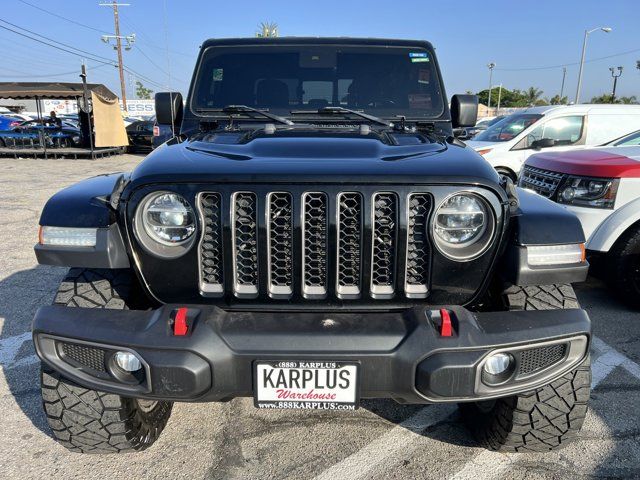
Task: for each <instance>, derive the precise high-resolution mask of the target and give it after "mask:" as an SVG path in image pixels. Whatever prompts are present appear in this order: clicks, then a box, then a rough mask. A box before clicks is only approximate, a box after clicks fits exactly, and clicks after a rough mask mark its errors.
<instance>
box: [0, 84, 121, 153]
mask: <svg viewBox="0 0 640 480" xmlns="http://www.w3.org/2000/svg"><path fill="white" fill-rule="evenodd" d="M86 98H87V100H89V102H87V103H89V105H88V106H86V105H85V87H84V85H83V84H82V83H80V82H77V83H70V82H0V99H12V100H25V99H33V100H35V101H36V108H37V113H38V118H43V117H45V116H47V115H48V113H49V112H42V111H41V106H40V100H70V99H73V100H75V101H77V102H78V107H79V108H78V112H80V115H79V117H80V125H81V130H82V133H83V136H84V138H86V139H89V138H90V135H89V132H93V138H94V139H95V141H94V142H92V143H91V142H89V143H90V144H87V145H86V146H87V147H90V148H91V149H92V150H93V147H94V146H95V147H98V148H100V147H121V146H126V145H128V143H129V142H128V140H127V133H126V130H125V126H124V122H123V120H122V115H121V113H120V103H119V100H118V96H117V95H116V94H115V93H113V92H112V91H111V90H109V89H108V88H107V87H106V86H104V85H102V84H99V83H87V84H86ZM88 113H91V115H88Z"/></svg>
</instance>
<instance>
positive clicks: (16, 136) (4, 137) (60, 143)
mask: <svg viewBox="0 0 640 480" xmlns="http://www.w3.org/2000/svg"><path fill="white" fill-rule="evenodd" d="M43 141H44V142H46V145H47V146H50V147H76V146H80V145H81V143H82V134H81V132H80V130H79V129H78V128H76V127H75V126H73V124H71V123H68V122H66V121H62V125H61V126H58V125H56V124H55V123H54V124H52V123H50V122H48V121H47V120H46V119H43V120H28V121H26V122H25V121H20V122H18V124H17V125H14V126H13V127H12V128H11V129H10V130H7V131H0V143H1V144H4V145H5V146H15V147H35V146H41V145H42V142H43Z"/></svg>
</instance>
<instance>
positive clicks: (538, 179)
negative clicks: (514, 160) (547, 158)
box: [519, 165, 565, 198]
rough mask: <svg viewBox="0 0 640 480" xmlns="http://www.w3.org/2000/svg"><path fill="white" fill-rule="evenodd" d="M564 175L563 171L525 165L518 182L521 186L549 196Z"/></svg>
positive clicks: (554, 191) (551, 195) (553, 193)
mask: <svg viewBox="0 0 640 480" xmlns="http://www.w3.org/2000/svg"><path fill="white" fill-rule="evenodd" d="M564 176H565V175H564V174H563V173H558V172H552V171H550V170H543V169H541V168H536V167H530V166H529V165H525V166H524V168H523V171H522V176H521V178H520V182H519V183H520V186H521V187H523V188H527V189H529V190H533V191H534V192H536V193H537V194H539V195H542V196H543V197H547V198H551V197H553V196H554V195H555V193H556V191H557V189H558V187H559V186H560V183H561V182H562V180H563V178H564Z"/></svg>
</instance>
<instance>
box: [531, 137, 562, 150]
mask: <svg viewBox="0 0 640 480" xmlns="http://www.w3.org/2000/svg"><path fill="white" fill-rule="evenodd" d="M555 144H556V141H555V140H554V139H553V138H541V139H540V140H534V141H533V142H531V145H529V147H530V148H533V149H534V150H540V149H541V148H549V147H553V146H555Z"/></svg>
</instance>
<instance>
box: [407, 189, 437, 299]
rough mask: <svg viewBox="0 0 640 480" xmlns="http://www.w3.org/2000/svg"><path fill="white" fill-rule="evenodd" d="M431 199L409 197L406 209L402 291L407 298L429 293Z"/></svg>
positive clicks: (427, 196)
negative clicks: (404, 264) (405, 243)
mask: <svg viewBox="0 0 640 480" xmlns="http://www.w3.org/2000/svg"><path fill="white" fill-rule="evenodd" d="M430 212H431V197H430V196H429V195H428V194H426V193H414V194H411V195H409V198H408V207H407V225H408V227H407V260H406V270H405V286H404V290H405V293H406V295H407V297H409V298H424V297H426V296H427V293H428V292H429V267H430V265H431V261H430V259H431V247H430V245H429V238H428V234H427V225H428V222H429V213H430Z"/></svg>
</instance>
